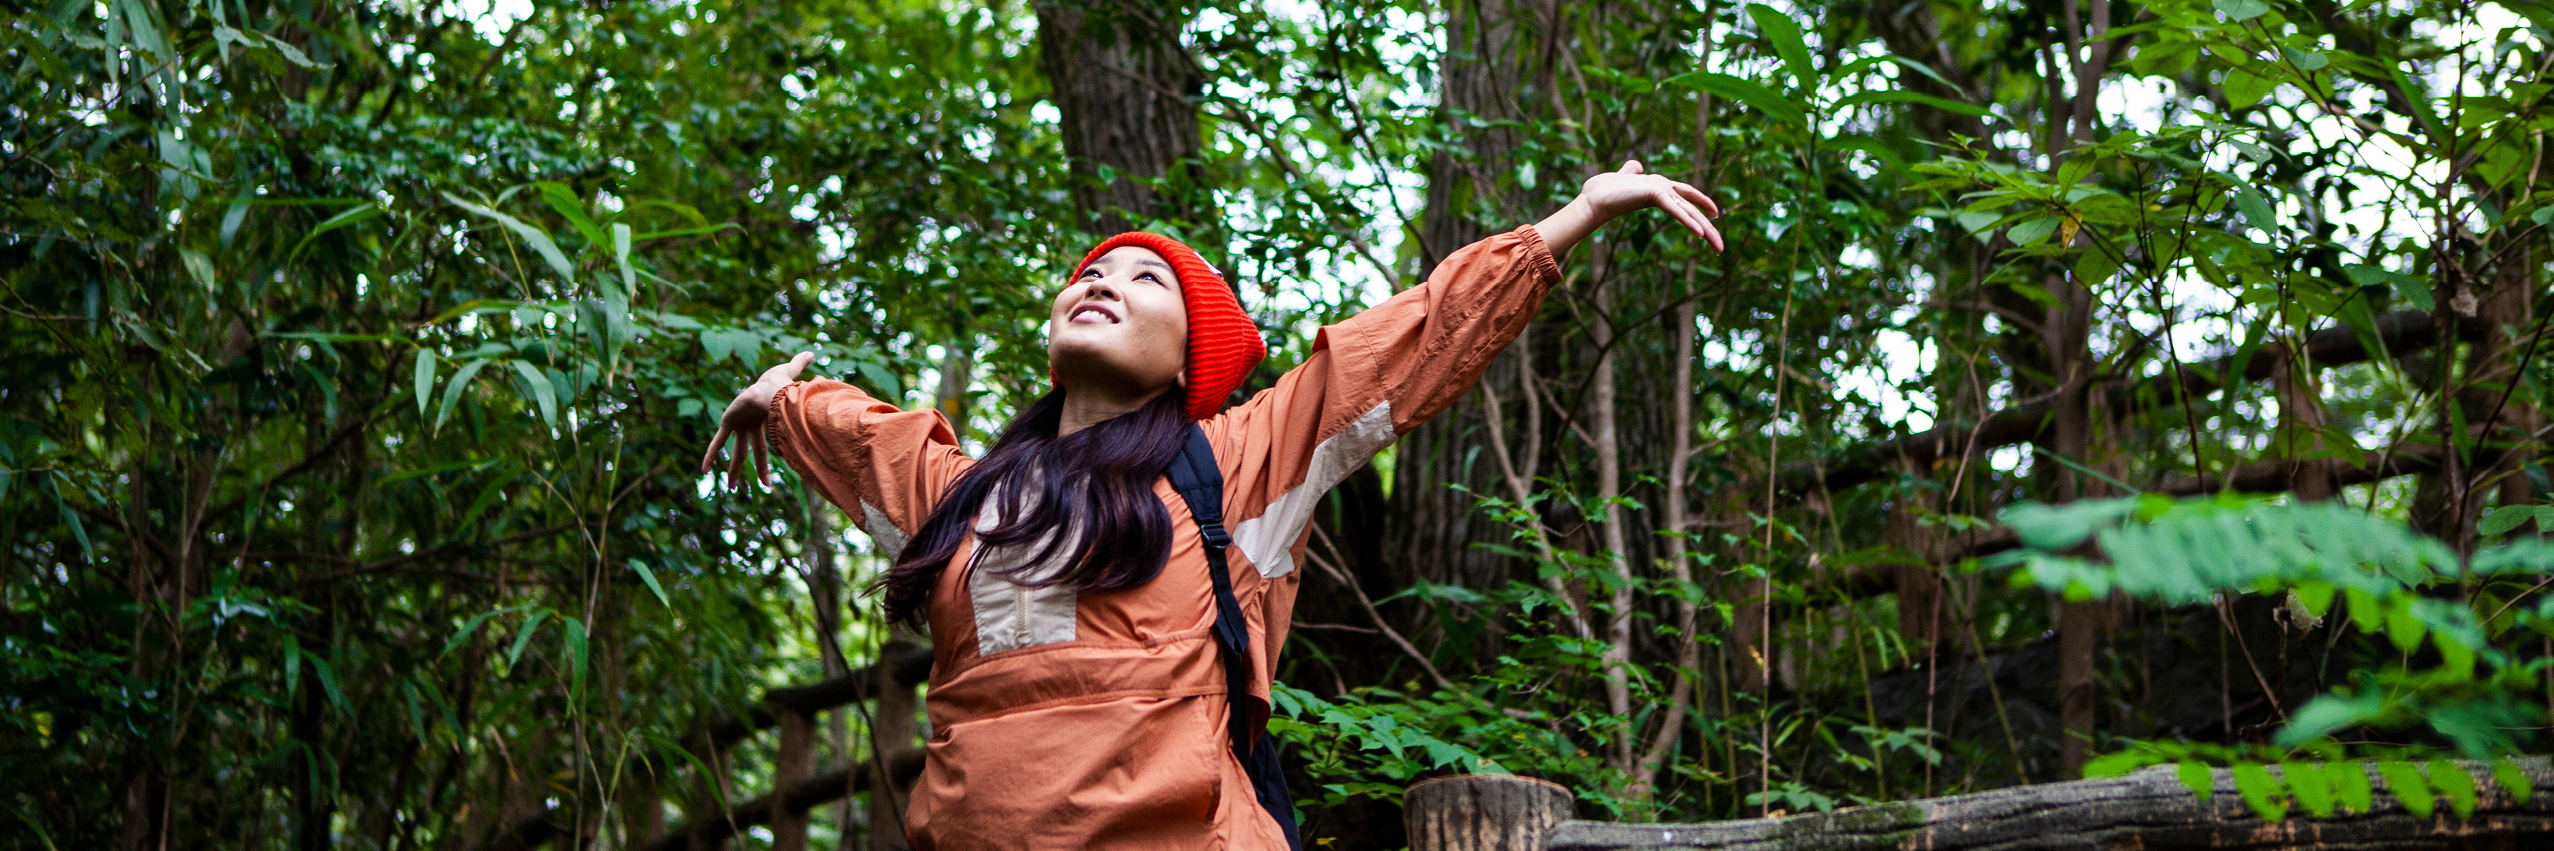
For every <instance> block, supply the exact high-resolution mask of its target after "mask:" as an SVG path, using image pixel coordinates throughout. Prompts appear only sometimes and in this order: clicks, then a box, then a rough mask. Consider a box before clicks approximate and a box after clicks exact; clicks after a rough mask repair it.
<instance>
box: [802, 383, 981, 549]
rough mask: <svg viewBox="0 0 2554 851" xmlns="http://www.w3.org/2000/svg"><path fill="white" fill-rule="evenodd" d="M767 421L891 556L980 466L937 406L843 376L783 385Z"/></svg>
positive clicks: (812, 479)
mask: <svg viewBox="0 0 2554 851" xmlns="http://www.w3.org/2000/svg"><path fill="white" fill-rule="evenodd" d="M767 422H768V423H769V428H770V432H771V434H770V437H771V444H772V448H773V450H775V451H777V452H779V453H780V455H781V457H782V458H784V459H786V460H787V461H788V462H789V465H790V467H792V468H793V469H796V470H797V471H798V474H799V475H800V476H803V477H805V478H806V479H807V483H808V484H810V485H812V486H814V487H815V488H816V490H817V492H819V493H822V494H824V495H825V498H826V499H829V500H832V501H833V503H834V504H835V505H837V506H840V507H841V508H842V510H843V511H845V512H847V513H849V514H850V515H851V516H852V518H853V520H854V521H856V522H858V523H859V524H860V528H861V530H862V531H864V532H867V533H869V537H871V538H873V539H875V540H876V541H877V542H878V548H879V549H880V550H881V551H882V552H884V553H885V554H886V555H887V557H888V558H890V559H892V558H895V557H896V555H897V554H898V553H900V552H902V551H903V550H904V545H905V541H906V540H907V539H909V538H911V537H912V536H913V533H914V532H915V531H916V530H918V529H920V528H921V527H922V521H923V520H925V519H927V518H929V517H930V516H931V509H932V508H933V507H934V506H937V505H939V504H940V495H941V494H942V493H943V492H945V491H946V490H947V489H948V487H949V484H950V483H951V482H953V481H956V480H957V478H958V476H959V475H960V474H962V473H965V472H966V470H967V468H969V467H972V466H974V465H975V461H974V460H973V459H970V458H968V457H966V455H964V454H962V453H961V452H960V451H959V449H958V436H957V434H956V433H955V432H953V431H951V430H950V428H949V420H948V418H946V417H943V416H941V414H940V412H939V411H936V410H923V411H904V410H898V409H897V408H896V406H894V405H890V404H887V403H885V402H882V401H879V400H878V399H877V398H876V397H873V396H870V395H869V394H867V393H863V392H861V391H860V389H859V388H856V387H853V386H851V385H849V384H845V383H842V382H840V381H833V380H817V381H802V382H798V383H795V384H791V385H789V386H787V387H783V388H781V389H780V392H777V393H774V394H772V402H771V415H770V417H769V418H768V419H767Z"/></svg>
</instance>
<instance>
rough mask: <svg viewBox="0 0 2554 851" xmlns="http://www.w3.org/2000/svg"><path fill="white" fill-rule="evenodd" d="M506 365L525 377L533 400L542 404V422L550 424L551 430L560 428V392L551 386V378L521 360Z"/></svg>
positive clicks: (508, 362)
mask: <svg viewBox="0 0 2554 851" xmlns="http://www.w3.org/2000/svg"><path fill="white" fill-rule="evenodd" d="M506 363H507V364H508V365H510V366H513V367H514V371H515V372H516V373H517V374H520V375H522V376H523V383H524V386H526V387H528V388H530V391H531V396H532V400H533V401H534V402H538V403H540V405H541V421H542V422H545V423H549V424H550V427H551V428H557V427H558V426H559V390H558V388H556V387H552V386H550V377H549V376H546V375H542V374H541V370H540V369H539V368H538V367H535V366H533V365H531V364H528V363H524V362H522V361H519V360H518V361H507V362H506Z"/></svg>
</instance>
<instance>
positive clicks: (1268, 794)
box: [1169, 423, 1304, 851]
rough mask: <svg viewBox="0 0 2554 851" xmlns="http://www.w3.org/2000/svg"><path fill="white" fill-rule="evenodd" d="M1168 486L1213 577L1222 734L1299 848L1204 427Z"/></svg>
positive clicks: (1192, 433)
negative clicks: (1184, 506)
mask: <svg viewBox="0 0 2554 851" xmlns="http://www.w3.org/2000/svg"><path fill="white" fill-rule="evenodd" d="M1169 472H1170V477H1171V489H1172V490H1176V491H1179V498H1180V499H1181V500H1183V501H1185V502H1187V503H1188V513H1189V516H1191V517H1194V518H1196V519H1197V534H1198V537H1199V538H1202V539H1204V541H1205V542H1206V572H1207V574H1208V575H1210V576H1212V577H1214V580H1215V647H1216V648H1217V649H1218V650H1220V651H1222V654H1223V657H1224V697H1225V699H1226V700H1227V701H1229V702H1230V703H1231V711H1230V712H1228V713H1227V715H1228V716H1229V718H1230V724H1229V725H1228V727H1227V729H1226V730H1225V735H1226V736H1227V738H1228V739H1229V740H1230V741H1231V742H1232V746H1233V756H1234V757H1236V758H1238V759H1240V760H1241V763H1242V768H1243V769H1245V770H1248V771H1249V772H1250V785H1251V788H1252V790H1253V791H1255V792H1256V793H1258V796H1259V806H1260V808H1261V809H1264V810H1267V811H1268V814H1269V815H1270V816H1271V817H1274V818H1275V819H1276V820H1277V826H1278V827H1279V828H1282V829H1284V830H1285V831H1286V845H1287V847H1289V848H1294V849H1297V851H1301V849H1302V848H1303V847H1304V840H1303V837H1302V835H1301V833H1300V832H1299V831H1297V830H1296V828H1295V802H1294V797H1293V795H1291V794H1289V793H1288V792H1287V790H1286V772H1285V771H1284V770H1282V769H1281V768H1280V767H1279V766H1278V764H1277V743H1276V742H1273V741H1269V740H1268V703H1267V702H1266V701H1263V700H1260V699H1259V698H1257V697H1254V696H1252V695H1251V693H1250V621H1248V620H1245V619H1243V618H1242V604H1241V601H1240V600H1237V599H1235V598H1234V597H1233V575H1232V568H1231V567H1230V566H1229V564H1228V561H1227V560H1226V559H1225V558H1224V551H1225V550H1226V549H1228V548H1230V547H1231V546H1232V545H1233V536H1232V535H1231V534H1229V533H1226V532H1225V531H1224V471H1223V470H1221V469H1219V468H1217V467H1216V466H1215V446H1214V444H1211V443H1208V442H1207V441H1206V430H1205V429H1202V428H1198V427H1197V424H1195V423H1190V424H1189V426H1188V442H1187V443H1186V444H1184V445H1182V446H1181V447H1180V452H1179V457H1177V458H1174V459H1172V460H1171V468H1170V471H1169Z"/></svg>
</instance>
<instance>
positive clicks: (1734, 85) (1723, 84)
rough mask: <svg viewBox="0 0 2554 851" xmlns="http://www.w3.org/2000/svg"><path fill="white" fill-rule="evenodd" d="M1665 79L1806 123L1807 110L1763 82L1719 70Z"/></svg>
mask: <svg viewBox="0 0 2554 851" xmlns="http://www.w3.org/2000/svg"><path fill="white" fill-rule="evenodd" d="M1666 82H1668V83H1670V84H1673V85H1679V86H1684V87H1686V88H1692V89H1701V90H1703V91H1706V92H1710V93H1712V94H1715V95H1719V96H1721V97H1725V98H1729V99H1730V100H1734V101H1737V102H1739V103H1743V104H1746V105H1747V106H1749V107H1751V108H1753V109H1755V110H1756V111H1757V112H1761V113H1764V114H1765V115H1766V116H1767V117H1769V118H1773V119H1775V120H1777V121H1781V122H1784V123H1787V124H1800V125H1806V124H1808V123H1809V116H1808V114H1807V113H1805V112H1803V111H1801V108H1800V104H1798V103H1795V102H1793V101H1792V99H1791V98H1789V97H1786V96H1784V95H1783V94H1782V93H1780V92H1776V91H1774V90H1772V89H1769V88H1765V87H1764V86H1762V85H1758V84H1756V83H1753V82H1749V81H1747V80H1742V79H1739V78H1737V77H1732V76H1730V75H1728V74H1720V73H1715V72H1711V71H1696V72H1694V73H1691V74H1685V75H1682V76H1677V77H1670V78H1668V79H1667V80H1666Z"/></svg>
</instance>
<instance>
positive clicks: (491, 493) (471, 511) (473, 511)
mask: <svg viewBox="0 0 2554 851" xmlns="http://www.w3.org/2000/svg"><path fill="white" fill-rule="evenodd" d="M513 481H514V478H513V477H512V476H497V477H494V478H491V479H489V480H488V485H487V487H484V488H480V489H479V497H478V498H477V499H474V500H471V501H470V507H469V508H468V509H467V510H464V511H462V512H461V520H460V521H458V522H456V523H454V524H452V528H454V529H458V530H461V531H463V532H468V531H470V530H471V529H473V528H476V527H475V526H473V525H472V524H474V523H477V522H479V514H480V513H481V512H484V511H487V510H488V507H489V506H492V505H495V504H497V500H498V499H499V498H502V497H504V496H505V486H506V485H508V484H511V483H513Z"/></svg>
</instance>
